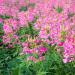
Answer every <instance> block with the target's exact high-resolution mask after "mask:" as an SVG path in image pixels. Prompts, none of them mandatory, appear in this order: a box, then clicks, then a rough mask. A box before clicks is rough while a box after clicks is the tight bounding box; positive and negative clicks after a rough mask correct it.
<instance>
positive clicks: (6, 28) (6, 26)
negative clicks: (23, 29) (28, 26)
mask: <svg viewBox="0 0 75 75" xmlns="http://www.w3.org/2000/svg"><path fill="white" fill-rule="evenodd" d="M3 30H4V32H5V34H8V33H13V30H12V28H11V26H9V25H7V24H4V25H3Z"/></svg>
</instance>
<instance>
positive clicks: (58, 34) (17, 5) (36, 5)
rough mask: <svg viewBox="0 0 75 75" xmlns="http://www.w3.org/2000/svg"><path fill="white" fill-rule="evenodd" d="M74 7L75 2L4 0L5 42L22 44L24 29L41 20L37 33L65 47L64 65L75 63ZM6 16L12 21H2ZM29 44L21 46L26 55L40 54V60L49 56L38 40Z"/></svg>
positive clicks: (1, 4)
mask: <svg viewBox="0 0 75 75" xmlns="http://www.w3.org/2000/svg"><path fill="white" fill-rule="evenodd" d="M74 5H75V0H56V1H55V0H0V22H1V23H3V30H4V36H3V42H4V43H11V39H13V38H16V40H18V42H19V39H18V38H19V36H17V35H16V32H17V31H18V30H19V28H20V27H27V26H28V23H29V22H32V21H33V20H34V17H36V16H38V19H37V21H36V22H35V23H34V25H33V27H34V29H35V30H38V31H39V34H38V37H39V38H40V39H42V41H43V42H46V43H48V44H57V46H58V47H59V46H61V47H63V51H64V53H63V62H64V63H66V62H70V61H73V60H74V55H75V6H74ZM4 15H6V16H9V18H7V19H4V18H2V16H4ZM14 36H16V37H14ZM33 40H34V39H33ZM29 41H30V40H29ZM29 41H25V42H24V43H21V42H19V44H22V46H23V53H32V54H34V53H36V54H38V55H39V56H40V55H42V53H44V52H46V50H47V49H46V48H44V47H43V46H42V44H40V45H38V43H39V42H38V39H36V40H35V41H34V42H32V41H31V42H30V43H29ZM15 42H16V41H15ZM15 42H14V43H15ZM36 42H37V44H36ZM30 47H31V49H30ZM31 59H32V57H31Z"/></svg>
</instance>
